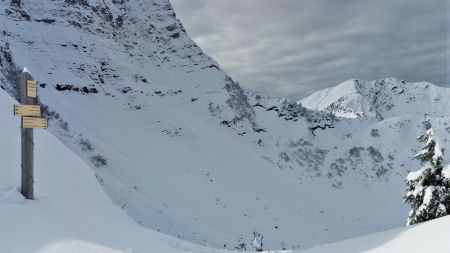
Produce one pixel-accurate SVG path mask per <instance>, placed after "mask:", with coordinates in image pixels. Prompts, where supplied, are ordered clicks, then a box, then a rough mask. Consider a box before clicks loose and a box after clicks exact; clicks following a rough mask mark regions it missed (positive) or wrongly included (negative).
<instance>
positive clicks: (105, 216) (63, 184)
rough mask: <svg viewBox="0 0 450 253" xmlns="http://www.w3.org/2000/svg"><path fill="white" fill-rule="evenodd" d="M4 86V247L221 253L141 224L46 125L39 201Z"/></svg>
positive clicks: (40, 141) (39, 251)
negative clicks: (24, 177)
mask: <svg viewBox="0 0 450 253" xmlns="http://www.w3.org/2000/svg"><path fill="white" fill-rule="evenodd" d="M13 103H14V101H13V100H12V99H11V98H10V97H9V95H8V94H6V93H5V92H4V91H3V90H1V89H0V122H1V124H2V125H1V131H0V143H2V144H4V143H8V145H0V153H1V154H2V156H1V157H2V158H1V159H2V162H1V176H0V252H8V253H24V252H27V253H75V252H76V253H79V252H89V253H131V252H132V253H147V252H168V253H172V252H173V253H174V252H203V253H206V252H208V253H214V252H216V253H218V252H222V251H220V250H213V249H208V248H204V247H200V246H196V245H193V244H190V243H188V242H185V241H181V240H179V239H176V238H172V237H170V236H166V235H163V234H161V233H157V232H155V231H151V230H149V229H146V228H143V227H141V226H139V225H138V224H136V223H135V222H134V221H133V220H131V219H130V218H129V217H128V216H127V215H126V214H125V213H124V212H123V211H122V210H120V209H119V208H118V207H117V206H116V205H114V204H113V203H112V202H111V201H110V200H109V198H108V197H107V196H106V194H105V193H104V191H103V190H102V188H101V187H100V185H99V184H98V182H97V181H96V179H95V175H94V173H92V170H91V168H90V167H89V166H88V165H86V164H85V163H84V162H83V161H82V160H81V159H80V158H79V157H77V156H76V155H75V154H73V153H72V152H71V151H70V150H69V149H68V148H67V147H66V146H65V145H64V144H62V143H61V142H60V141H59V140H57V139H56V138H55V137H54V136H53V135H51V134H50V133H48V132H47V131H45V130H35V131H34V132H35V156H34V157H35V193H36V200H32V201H30V200H26V199H24V197H23V196H22V195H21V194H20V193H19V185H20V130H19V127H18V126H19V124H20V120H19V118H18V117H14V116H13V115H12V112H11V110H10V109H11V108H12V106H13Z"/></svg>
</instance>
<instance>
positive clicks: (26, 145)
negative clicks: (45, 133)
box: [19, 72, 36, 199]
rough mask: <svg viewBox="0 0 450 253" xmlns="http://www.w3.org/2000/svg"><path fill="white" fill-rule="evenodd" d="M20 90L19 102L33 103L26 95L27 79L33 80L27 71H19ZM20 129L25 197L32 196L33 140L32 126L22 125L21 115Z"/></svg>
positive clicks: (33, 99)
mask: <svg viewBox="0 0 450 253" xmlns="http://www.w3.org/2000/svg"><path fill="white" fill-rule="evenodd" d="M19 80H20V92H21V101H20V102H21V104H22V105H33V104H35V100H36V99H35V98H33V97H28V96H27V80H33V77H32V76H31V75H30V73H28V72H21V73H20V78H19ZM20 129H21V132H22V188H21V193H22V195H23V196H24V197H25V198H27V199H33V198H34V186H33V185H34V173H33V172H34V168H33V158H34V154H33V152H34V141H33V128H24V127H23V117H21V122H20Z"/></svg>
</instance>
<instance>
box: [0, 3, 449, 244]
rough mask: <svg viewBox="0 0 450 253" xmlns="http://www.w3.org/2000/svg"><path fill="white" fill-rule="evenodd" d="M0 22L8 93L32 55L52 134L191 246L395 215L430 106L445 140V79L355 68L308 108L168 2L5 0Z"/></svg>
mask: <svg viewBox="0 0 450 253" xmlns="http://www.w3.org/2000/svg"><path fill="white" fill-rule="evenodd" d="M0 34H2V36H0V85H1V87H2V88H3V89H5V90H6V91H8V93H9V94H11V95H12V96H17V83H16V81H17V80H16V76H17V73H18V71H19V70H21V68H22V67H24V66H26V67H27V68H28V69H29V70H30V72H31V73H32V75H33V76H34V78H35V79H36V80H37V81H38V84H39V96H40V101H41V103H42V104H43V106H44V107H45V114H46V116H47V117H48V118H49V119H50V121H49V124H50V125H49V131H50V132H51V133H53V134H54V135H55V136H57V137H58V138H59V139H60V140H61V141H63V142H64V143H65V144H66V145H67V146H68V147H69V148H70V149H71V150H72V151H73V152H74V153H76V154H77V155H78V156H79V157H81V158H82V159H83V160H84V161H85V162H86V163H88V164H89V165H90V166H91V168H92V170H93V171H94V173H95V175H96V177H97V180H98V182H99V184H101V185H102V186H103V189H104V190H105V192H106V193H107V194H108V196H109V197H110V198H111V200H112V201H113V202H114V203H115V204H116V205H117V206H119V207H120V208H122V209H123V210H124V211H126V212H127V213H128V214H129V215H130V217H132V218H133V219H134V220H135V221H136V222H138V223H139V224H141V225H142V226H144V227H147V228H151V229H153V230H156V231H160V232H162V233H166V234H169V235H173V236H176V237H179V238H181V239H184V240H188V241H190V242H194V243H197V244H202V245H207V246H212V247H216V248H224V247H225V248H228V249H233V248H234V247H235V246H236V245H237V244H238V241H239V238H240V237H241V236H242V237H243V239H244V240H245V241H246V242H249V241H251V239H252V233H253V232H254V231H257V232H259V233H261V234H262V235H263V236H264V247H265V248H270V249H283V248H285V249H301V248H307V247H310V246H313V245H317V244H323V243H330V242H333V241H337V240H342V239H346V238H350V237H354V236H360V235H364V234H369V233H373V232H377V231H382V230H386V229H389V228H394V227H400V226H403V225H404V223H405V219H406V217H407V214H408V207H407V206H406V205H402V201H403V200H402V197H403V195H404V179H405V177H406V174H407V172H408V171H410V170H415V169H417V168H418V167H419V164H417V162H416V161H413V160H411V157H412V156H413V155H414V154H415V151H416V150H417V149H418V143H416V141H415V137H416V136H417V134H418V133H419V132H421V126H420V122H421V121H422V120H423V114H424V113H429V114H432V115H431V116H432V121H433V124H434V126H435V127H436V129H437V131H436V133H437V135H439V136H442V138H441V140H442V142H443V143H442V146H443V147H445V148H447V150H450V143H449V141H448V140H447V137H446V136H448V134H449V133H450V128H449V126H450V118H449V114H448V113H447V112H446V110H445V108H448V103H449V102H448V101H449V100H448V97H449V96H450V91H449V89H448V88H439V87H436V86H434V85H432V84H425V83H420V84H407V83H404V84H403V83H402V82H401V81H398V80H395V79H386V80H380V81H377V82H363V81H358V82H356V81H354V80H353V81H349V82H346V83H344V84H341V85H340V87H336V88H332V89H331V90H328V91H322V92H319V93H317V94H313V95H312V96H311V97H309V98H306V99H305V100H303V101H302V104H303V105H304V106H303V105H301V104H299V103H297V102H296V101H292V100H289V99H279V100H278V99H272V98H268V97H266V96H262V95H259V94H256V93H254V92H252V91H246V90H243V89H242V88H241V87H240V86H239V84H238V83H237V82H235V81H233V80H232V79H231V78H230V77H229V76H228V75H227V73H225V72H224V71H223V70H222V69H221V68H220V66H219V65H218V64H217V63H216V62H215V61H214V60H212V59H211V58H209V57H208V56H207V55H205V54H204V53H203V52H202V51H201V49H200V48H198V46H197V45H196V44H195V43H194V42H193V41H192V40H191V39H190V38H189V37H188V35H187V33H186V31H185V30H184V29H183V26H182V24H181V22H180V21H179V20H178V19H177V18H176V15H175V13H174V11H173V9H172V7H171V5H170V3H169V1H167V0H153V1H144V0H135V1H126V0H121V1H117V0H65V1H50V0H42V1H31V0H22V1H19V0H13V1H1V2H0ZM382 83H383V84H382ZM395 87H396V88H395ZM440 108H444V109H440ZM411 112H413V113H411ZM342 116H345V117H342ZM355 117H358V119H352V118H355Z"/></svg>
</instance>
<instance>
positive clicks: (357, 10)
mask: <svg viewBox="0 0 450 253" xmlns="http://www.w3.org/2000/svg"><path fill="white" fill-rule="evenodd" d="M448 2H449V0H435V1H429V0H380V1H373V0H345V1H335V0H299V1H296V0H245V1H242V0H172V4H173V5H174V7H175V11H176V12H177V15H178V16H179V18H180V19H181V21H182V22H183V24H184V26H185V27H186V28H187V30H188V32H189V33H190V35H191V37H192V38H193V39H194V40H195V41H197V42H198V43H199V45H200V46H201V47H202V48H203V49H204V50H205V51H206V52H207V53H208V54H209V55H211V56H212V57H213V58H215V59H216V60H217V61H218V62H219V63H220V64H221V65H222V67H223V68H224V69H226V70H227V71H228V72H229V73H230V74H231V75H232V76H233V77H234V78H235V79H236V80H238V81H240V83H241V84H242V85H243V86H245V87H248V88H252V89H255V90H259V91H262V92H265V93H269V94H272V95H274V96H286V95H287V96H293V97H299V96H304V95H307V94H309V93H311V92H313V91H315V90H318V89H322V88H326V87H329V86H333V85H336V84H338V83H339V82H342V81H345V80H348V79H351V78H361V79H366V80H374V79H380V78H384V77H398V78H404V79H406V80H408V81H429V82H432V83H435V84H438V85H446V84H449V81H448V80H447V78H448V77H447V75H448V69H449V66H448V65H447V61H448V60H447V58H449V59H450V56H449V53H448V51H446V50H447V45H448V40H447V38H446V34H447V31H448V30H447V29H448V20H447V19H446V18H447V9H446V8H448V6H447V5H448Z"/></svg>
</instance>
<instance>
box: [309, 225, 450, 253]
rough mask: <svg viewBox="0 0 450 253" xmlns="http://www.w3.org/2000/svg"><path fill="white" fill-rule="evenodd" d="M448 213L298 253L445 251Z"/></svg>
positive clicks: (446, 250) (415, 252)
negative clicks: (433, 218) (444, 215)
mask: <svg viewBox="0 0 450 253" xmlns="http://www.w3.org/2000/svg"><path fill="white" fill-rule="evenodd" d="M449 233H450V216H446V217H442V218H438V219H435V220H432V221H428V222H425V223H421V224H418V225H414V226H410V227H407V228H399V229H393V230H389V231H385V232H381V233H377V234H373V235H369V236H363V237H359V238H354V239H350V240H346V241H342V242H337V243H333V244H330V245H324V246H320V247H316V248H311V249H308V250H305V251H300V253H331V252H332V253H362V252H366V253H369V252H370V253H390V252H408V253H423V252H433V253H446V252H449V245H448V234H449Z"/></svg>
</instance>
